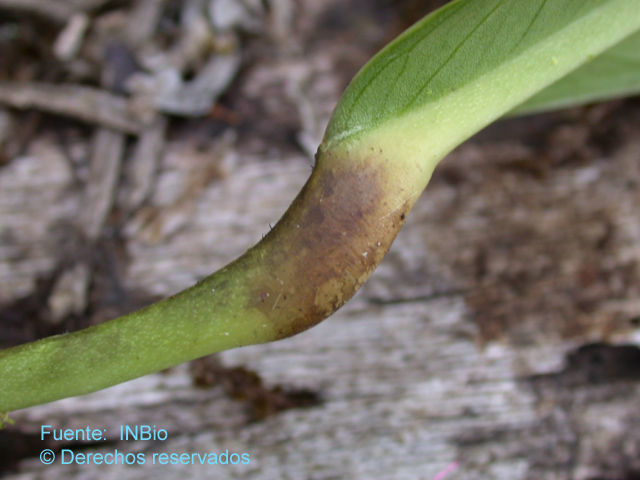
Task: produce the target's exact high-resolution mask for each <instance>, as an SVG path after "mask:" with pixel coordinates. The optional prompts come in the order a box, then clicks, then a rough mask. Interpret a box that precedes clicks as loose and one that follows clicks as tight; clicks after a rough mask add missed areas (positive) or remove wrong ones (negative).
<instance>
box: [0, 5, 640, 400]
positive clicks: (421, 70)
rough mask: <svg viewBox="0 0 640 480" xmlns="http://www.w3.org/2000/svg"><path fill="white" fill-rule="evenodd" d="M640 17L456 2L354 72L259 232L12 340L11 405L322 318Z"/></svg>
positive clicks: (636, 12)
mask: <svg viewBox="0 0 640 480" xmlns="http://www.w3.org/2000/svg"><path fill="white" fill-rule="evenodd" d="M639 29H640V8H638V0H580V1H576V0H546V1H544V0H539V1H533V0H532V1H531V2H529V1H526V2H525V1H523V0H459V1H454V2H452V3H450V4H448V5H447V6H446V7H444V8H443V9H441V10H439V11H438V12H436V13H434V14H433V15H430V16H429V17H427V18H426V19H424V20H423V21H421V22H419V23H418V24H417V25H416V26H414V27H412V28H411V29H409V30H408V31H407V32H405V34H403V35H401V36H400V37H399V38H398V39H397V40H395V41H394V42H393V43H392V44H390V45H389V46H388V47H386V48H385V49H384V50H383V51H382V52H380V54H378V55H377V56H376V57H375V58H374V59H373V60H372V62H370V63H369V64H368V65H367V66H365V68H363V70H362V71H361V72H360V73H359V74H358V75H357V76H356V78H355V79H354V81H353V82H352V83H351V85H350V86H349V88H348V89H347V91H346V92H345V95H344V96H343V98H342V100H341V101H340V103H339V104H338V107H337V108H336V111H335V113H334V116H333V117H332V121H331V123H330V125H329V127H328V129H327V134H326V136H325V139H324V141H323V144H322V145H321V146H320V149H319V154H318V158H317V162H316V167H315V168H314V171H313V173H312V175H311V177H310V179H309V180H308V181H307V183H306V185H305V186H304V188H303V189H302V191H301V192H300V194H299V195H298V196H297V197H296V199H295V200H294V202H293V203H292V205H291V207H290V208H289V209H288V210H287V212H286V213H285V215H284V216H283V217H282V219H281V220H280V221H279V222H278V224H277V225H276V226H275V227H274V229H273V230H272V231H271V232H269V234H268V235H267V236H265V238H264V239H263V240H262V241H261V242H260V243H258V244H257V245H256V246H255V247H253V248H252V249H250V250H249V251H248V252H247V253H245V254H244V255H243V256H242V257H240V258H239V259H238V260H236V261H235V262H233V263H231V264H230V265H228V266H227V267H225V268H223V269H222V270H220V271H218V272H216V273H215V274H213V275H212V276H210V277H208V278H206V279H205V280H203V281H202V282H200V283H199V284H197V285H195V286H194V287H192V288H189V289H187V290H185V291H183V292H181V293H179V294H178V295H176V296H174V297H171V298H168V299H166V300H163V301H161V302H159V303H156V304H154V305H151V306H150V307H147V308H145V309H142V310H140V311H138V312H135V313H132V314H130V315H126V316H124V317H121V318H117V319H115V320H112V321H110V322H107V323H104V324H102V325H99V326H96V327H92V328H89V329H86V330H83V331H80V332H76V333H71V334H66V335H60V336H56V337H51V338H46V339H43V340H39V341H36V342H33V343H30V344H26V345H21V346H18V347H14V348H11V349H8V350H5V351H2V352H0V412H3V411H10V410H14V409H18V408H24V407H28V406H30V405H35V404H39V403H44V402H49V401H52V400H56V399H59V398H64V397H68V396H73V395H79V394H83V393H88V392H91V391H95V390H98V389H101V388H104V387H107V386H110V385H114V384H116V383H120V382H124V381H126V380H130V379H132V378H136V377H138V376H141V375H145V374H148V373H151V372H155V371H158V370H161V369H164V368H167V367H170V366H172V365H176V364H178V363H181V362H184V361H187V360H190V359H193V358H197V357H200V356H203V355H207V354H210V353H213V352H216V351H219V350H224V349H228V348H233V347H237V346H241V345H249V344H254V343H261V342H268V341H272V340H276V339H279V338H284V337H287V336H290V335H294V334H296V333H298V332H300V331H302V330H305V329H306V328H309V327H311V326H313V325H315V324H316V323H318V322H319V321H321V320H322V319H323V318H325V317H327V316H328V315H330V314H331V313H332V312H334V311H335V310H336V309H338V308H339V307H340V306H341V305H342V304H343V303H344V302H345V301H347V300H348V299H349V298H350V297H351V296H352V295H353V294H354V292H355V291H356V290H357V289H358V288H359V287H360V286H361V285H362V284H363V283H364V281H365V280H366V279H367V277H368V276H369V275H370V274H371V272H372V271H373V269H374V268H375V267H376V265H377V264H378V263H379V262H380V260H381V259H382V257H383V256H384V254H385V252H386V251H387V250H388V248H389V247H390V245H391V242H392V241H393V239H394V238H395V236H396V234H397V232H398V230H399V229H400V227H401V226H402V224H403V222H404V219H405V218H406V215H407V213H408V211H409V209H410V208H411V206H412V205H413V203H414V202H415V200H416V199H417V197H418V196H419V195H420V193H421V192H422V190H423V189H424V187H425V186H426V184H427V182H428V181H429V178H430V176H431V172H432V171H433V169H434V168H435V165H436V164H437V163H438V162H439V161H440V159H442V158H443V157H444V156H445V155H446V154H447V153H448V152H449V151H450V150H451V149H452V148H454V147H455V146H456V145H458V144H460V143H461V142H462V141H464V140H465V139H466V138H468V137H469V136H470V135H472V134H474V133H475V132H477V131H478V130H480V129H481V128H483V127H484V126H486V125H487V124H488V123H490V122H492V121H493V120H495V119H496V118H498V117H500V116H501V115H503V114H504V113H506V112H508V111H510V110H511V109H513V108H514V107H515V106H516V105H518V104H520V103H522V102H523V101H524V100H526V99H527V98H528V97H530V96H531V95H532V94H534V93H535V92H537V91H540V90H541V89H543V88H545V87H546V86H548V85H549V84H551V83H553V82H554V81H556V80H557V79H559V78H561V77H562V76H564V75H566V74H567V73H569V72H570V71H572V70H573V69H575V68H576V67H578V66H579V65H580V64H582V63H584V62H585V61H587V60H588V59H589V58H593V57H594V56H595V55H597V54H599V53H600V52H602V51H603V50H605V49H607V48H609V47H610V46H612V45H614V44H615V43H616V42H618V41H620V40H621V39H623V38H624V37H625V36H627V35H629V34H631V33H633V32H634V31H637V30H639Z"/></svg>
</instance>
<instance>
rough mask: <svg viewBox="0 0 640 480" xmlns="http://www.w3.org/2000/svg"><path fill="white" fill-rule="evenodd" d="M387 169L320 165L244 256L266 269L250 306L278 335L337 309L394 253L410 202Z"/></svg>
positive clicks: (375, 165)
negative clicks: (394, 245)
mask: <svg viewBox="0 0 640 480" xmlns="http://www.w3.org/2000/svg"><path fill="white" fill-rule="evenodd" d="M383 165H385V164H384V162H380V161H379V160H378V159H373V160H372V159H368V161H367V162H366V163H358V162H347V161H342V162H339V161H331V159H329V161H327V162H326V163H325V164H323V163H322V162H321V161H319V162H318V166H316V168H315V170H314V172H313V174H312V175H311V177H310V179H309V180H308V181H307V183H306V185H305V186H304V188H303V189H302V191H301V192H300V193H299V194H298V197H297V198H296V200H295V201H294V202H293V204H292V206H291V207H290V208H289V210H288V211H287V212H286V213H285V215H284V216H283V217H282V219H281V220H280V222H278V224H277V225H276V226H275V227H274V228H273V230H272V231H271V232H269V234H268V235H267V236H266V237H265V238H264V239H263V241H262V242H261V243H260V244H258V245H257V246H256V247H254V248H253V249H252V250H250V251H249V252H248V253H247V255H250V256H253V257H254V260H255V261H257V262H258V263H259V265H260V268H259V270H260V271H261V272H264V273H262V274H260V275H259V277H257V278H255V287H254V288H253V290H252V293H251V294H250V299H249V305H248V306H249V307H250V308H256V309H258V310H260V311H261V312H262V313H263V314H264V315H265V316H266V317H267V318H268V319H269V321H270V322H271V323H272V324H273V325H274V326H275V329H276V336H277V338H283V337H288V336H290V335H294V334H296V333H298V332H300V331H302V330H305V329H307V328H309V327H311V326H313V325H315V324H316V323H318V322H319V321H321V320H322V319H324V318H326V317H327V316H328V315H330V314H331V313H333V312H334V311H335V310H337V309H338V308H339V307H340V306H342V305H343V304H344V303H345V302H346V301H347V300H348V299H349V298H351V296H352V295H353V294H354V293H355V292H356V290H357V289H358V288H359V287H360V286H361V285H362V284H363V283H364V281H365V280H366V279H367V278H368V276H369V275H370V274H371V272H372V271H373V270H374V269H375V267H376V266H377V265H378V263H379V262H380V260H381V259H382V257H383V256H384V254H385V253H386V252H387V250H388V249H389V247H390V245H391V242H392V241H393V239H394V238H395V236H396V234H397V232H398V230H399V229H400V227H401V226H402V224H403V223H404V218H405V214H406V212H407V211H408V209H409V208H410V206H411V205H410V204H411V201H410V200H409V199H407V200H406V201H405V202H404V203H402V191H403V190H402V188H399V187H398V186H397V185H393V186H392V185H391V182H389V180H388V173H389V172H388V171H386V168H388V167H384V166H383ZM392 205H399V206H398V207H395V208H394V207H393V206H392Z"/></svg>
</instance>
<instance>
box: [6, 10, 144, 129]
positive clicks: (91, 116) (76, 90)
mask: <svg viewBox="0 0 640 480" xmlns="http://www.w3.org/2000/svg"><path fill="white" fill-rule="evenodd" d="M0 1H1V0H0ZM0 103H4V104H5V105H9V106H11V107H14V108H20V109H28V108H36V109H39V110H44V111H46V112H50V113H57V114H61V115H66V116H69V117H75V118H77V119H80V120H84V121H86V122H89V123H97V124H100V125H102V126H105V127H108V128H112V129H114V130H119V131H122V132H126V133H134V134H137V133H139V132H140V131H141V130H142V129H143V128H144V126H145V123H146V122H143V121H142V120H140V119H138V118H135V116H134V115H132V114H131V113H130V106H129V102H128V101H127V99H126V98H124V97H121V96H117V95H113V94H111V93H108V92H106V91H104V90H99V89H96V88H91V87H83V86H79V85H52V84H47V83H37V82H33V83H26V84H18V83H10V82H7V83H4V82H0Z"/></svg>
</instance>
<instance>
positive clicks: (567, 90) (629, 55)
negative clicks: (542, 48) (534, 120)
mask: <svg viewBox="0 0 640 480" xmlns="http://www.w3.org/2000/svg"><path fill="white" fill-rule="evenodd" d="M639 93H640V32H638V33H635V34H632V35H630V36H629V37H627V38H626V39H624V40H622V41H621V42H620V43H618V44H616V45H615V46H613V47H612V48H610V49H608V50H606V51H605V52H603V53H601V54H600V55H598V56H597V57H596V58H594V59H593V60H592V61H590V62H588V63H586V64H584V65H583V66H581V67H579V68H578V69H576V70H575V71H574V72H572V73H570V74H569V75H567V76H566V77H563V78H561V79H560V80H558V81H557V82H555V83H553V84H552V85H550V86H549V87H547V88H545V89H544V90H542V91H540V92H538V93H537V94H536V95H534V96H533V97H531V98H530V99H529V100H527V101H526V102H524V103H523V104H522V105H520V106H518V107H516V108H515V109H514V110H513V111H512V112H511V113H510V115H527V114H531V113H538V112H543V111H548V110H556V109H560V108H566V107H571V106H576V105H581V104H585V103H592V102H596V101H602V100H610V99H614V98H619V97H624V96H629V95H637V94H639Z"/></svg>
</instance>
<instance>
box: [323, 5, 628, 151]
mask: <svg viewBox="0 0 640 480" xmlns="http://www.w3.org/2000/svg"><path fill="white" fill-rule="evenodd" d="M612 25H615V28H614V27H612ZM639 25H640V11H639V9H638V8H637V3H635V4H634V2H633V1H631V0H595V1H589V2H584V1H582V0H580V1H577V0H538V1H531V2H521V1H519V0H473V1H469V0H456V1H454V2H452V3H450V4H448V5H446V6H445V7H443V8H442V9H440V10H438V11H436V12H434V13H433V14H431V15H429V16H427V17H426V18H425V19H423V20H421V21H420V22H418V23H417V24H416V25H414V26H413V27H412V28H410V29H409V30H408V31H407V32H405V33H404V34H402V35H401V36H400V37H398V38H397V39H396V40H395V41H393V42H392V43H391V44H390V45H388V46H387V47H385V48H384V49H383V50H382V51H381V52H379V53H378V54H377V55H376V56H375V57H374V59H373V60H372V61H371V62H369V63H368V64H367V65H366V66H365V67H364V68H363V69H362V70H361V71H360V72H359V73H358V75H356V77H355V78H354V80H353V81H352V82H351V84H350V85H349V86H348V88H347V90H346V91H345V94H344V95H343V97H342V99H341V101H340V102H339V104H338V106H337V107H336V110H335V112H334V115H333V117H332V119H331V121H330V123H329V126H328V128H327V132H326V134H325V138H324V141H323V146H322V148H325V149H327V148H331V147H332V146H333V145H336V144H340V143H342V142H343V141H346V140H349V141H350V140H352V139H353V138H355V137H358V136H360V135H361V134H363V133H365V132H370V131H373V130H376V129H378V128H380V127H381V126H382V125H384V124H386V123H390V122H394V121H395V120H397V119H399V118H401V117H406V116H408V115H410V114H412V113H413V112H416V111H420V110H426V109H429V108H432V107H430V105H431V106H432V105H433V104H436V103H438V102H440V101H441V100H443V99H446V98H447V97H450V96H452V94H455V92H457V91H459V90H462V89H465V88H467V87H469V86H472V87H473V86H474V85H476V84H481V83H482V80H483V78H484V77H486V76H490V75H492V74H493V73H494V72H495V71H496V70H498V69H500V68H503V69H504V67H505V66H508V65H510V64H513V65H514V69H515V68H519V67H517V64H518V62H517V61H516V60H517V59H519V58H525V59H526V57H527V56H531V53H532V52H534V53H535V52H536V51H538V50H539V51H542V52H543V54H544V55H546V56H547V57H548V58H547V59H546V60H549V61H551V62H552V63H553V64H549V65H542V69H543V70H544V73H545V75H543V76H544V78H539V80H537V82H538V83H536V84H535V85H532V87H531V88H520V87H521V85H518V88H519V91H518V92H515V93H517V95H512V94H513V93H514V92H513V91H511V92H509V94H510V96H511V97H514V102H513V105H510V106H508V108H507V110H506V111H508V110H510V109H511V108H513V107H515V105H517V104H518V103H521V102H522V101H524V100H525V99H526V98H528V97H529V96H531V95H533V94H534V93H536V92H537V91H538V90H540V89H541V88H543V87H546V86H547V85H549V84H551V83H553V82H554V81H555V80H557V79H558V78H560V77H562V76H563V75H565V74H567V73H568V72H570V71H571V70H573V69H574V68H576V67H577V66H579V65H581V64H582V63H584V62H585V61H586V60H587V58H589V56H594V55H596V54H599V53H600V52H601V51H602V50H603V49H606V48H608V47H609V46H611V45H613V44H615V43H617V42H618V41H620V40H621V39H622V38H623V37H624V36H625V35H628V34H630V33H632V32H633V31H635V30H637V29H638V28H639V27H638V26H639ZM569 27H571V28H569ZM590 29H595V31H596V33H597V34H596V35H595V37H597V38H591V35H590V34H589V30H590ZM569 30H571V32H569ZM598 32H599V33H598ZM608 36H609V37H610V40H609V39H608V38H607V37H608ZM551 38H553V39H555V40H556V41H557V43H558V45H557V46H554V45H551V46H550V45H549V39H551ZM567 42H569V43H570V44H569V45H567ZM576 45H577V46H576ZM538 47H540V48H538ZM554 47H557V48H554ZM571 49H573V50H574V51H573V52H571V51H570V50H571ZM556 50H557V51H558V52H559V53H557V54H555V53H554V52H555V51H556ZM568 51H569V52H568ZM567 53H569V54H567ZM560 59H562V64H559V60H560ZM523 63H526V61H525V62H520V64H523ZM526 67H527V68H531V65H526ZM534 73H536V74H537V73H539V72H534ZM508 77H509V75H506V76H505V79H506V80H507V83H508V80H509V78H508ZM512 77H514V78H515V77H517V79H518V82H520V83H523V82H525V81H526V79H523V78H522V75H520V76H519V75H518V74H517V72H515V73H514V74H513V75H512ZM538 77H541V76H540V75H538ZM505 79H503V80H505ZM509 88H511V87H510V86H508V85H507V86H506V89H507V90H508V89H509ZM511 90H513V89H512V88H511ZM515 97H518V98H515ZM480 101H481V100H480ZM503 113H504V111H503V112H500V115H502V114H503ZM498 116H499V115H498ZM495 118H497V117H496V116H495V115H492V114H491V115H489V116H487V120H486V121H485V124H486V123H489V121H491V120H493V119H495Z"/></svg>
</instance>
